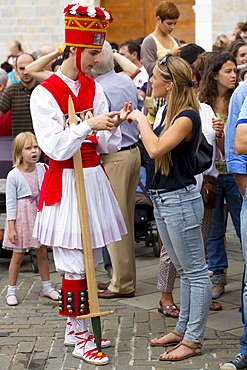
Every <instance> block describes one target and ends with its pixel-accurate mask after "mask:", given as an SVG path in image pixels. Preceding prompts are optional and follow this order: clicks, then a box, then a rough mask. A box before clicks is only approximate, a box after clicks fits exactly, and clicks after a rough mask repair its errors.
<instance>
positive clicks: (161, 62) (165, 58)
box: [160, 53, 173, 81]
mask: <svg viewBox="0 0 247 370" xmlns="http://www.w3.org/2000/svg"><path fill="white" fill-rule="evenodd" d="M169 57H172V54H171V53H168V54H166V55H165V56H164V58H163V59H161V61H160V66H161V65H162V64H166V68H167V70H168V73H169V75H170V77H171V80H172V81H173V77H172V73H171V70H170V68H169V67H168V64H167V59H168V58H169Z"/></svg>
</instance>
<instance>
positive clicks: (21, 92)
mask: <svg viewBox="0 0 247 370" xmlns="http://www.w3.org/2000/svg"><path fill="white" fill-rule="evenodd" d="M34 59H35V58H34V57H33V55H32V54H28V53H23V54H21V55H20V56H19V57H18V58H17V61H16V65H17V72H18V74H19V76H20V80H21V81H20V82H17V83H15V84H12V85H10V86H9V87H7V88H6V89H5V90H4V92H3V94H2V96H1V100H0V117H1V116H2V115H3V114H4V113H7V112H8V111H9V110H11V111H12V136H16V135H18V134H19V133H20V132H23V131H31V132H33V124H32V117H31V113H30V96H31V93H32V91H33V89H34V88H35V87H36V86H37V81H36V80H35V79H34V78H33V77H31V76H30V75H29V74H28V73H27V71H26V66H27V65H28V64H30V63H32V62H33V61H34Z"/></svg>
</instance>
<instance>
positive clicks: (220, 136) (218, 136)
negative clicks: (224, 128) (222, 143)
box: [215, 132, 224, 139]
mask: <svg viewBox="0 0 247 370" xmlns="http://www.w3.org/2000/svg"><path fill="white" fill-rule="evenodd" d="M223 135H224V132H222V133H221V134H220V135H217V134H215V137H217V138H218V139H221V138H222V137H223Z"/></svg>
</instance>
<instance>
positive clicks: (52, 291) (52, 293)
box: [43, 289, 59, 301]
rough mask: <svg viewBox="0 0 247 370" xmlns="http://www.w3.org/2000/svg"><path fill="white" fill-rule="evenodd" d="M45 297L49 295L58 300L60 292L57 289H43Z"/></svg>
mask: <svg viewBox="0 0 247 370" xmlns="http://www.w3.org/2000/svg"><path fill="white" fill-rule="evenodd" d="M43 294H44V297H48V298H51V299H53V300H54V301H58V297H59V293H58V292H57V291H56V290H55V289H51V290H49V291H48V292H46V291H43Z"/></svg>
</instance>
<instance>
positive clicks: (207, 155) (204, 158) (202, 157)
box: [194, 133, 213, 175]
mask: <svg viewBox="0 0 247 370" xmlns="http://www.w3.org/2000/svg"><path fill="white" fill-rule="evenodd" d="M212 157H213V146H212V145H211V144H209V142H208V141H207V139H206V137H205V135H204V134H203V133H202V141H201V143H200V145H199V148H198V152H197V153H196V155H195V158H196V168H195V172H194V175H199V173H202V172H204V171H206V170H207V169H209V167H211V165H212Z"/></svg>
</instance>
